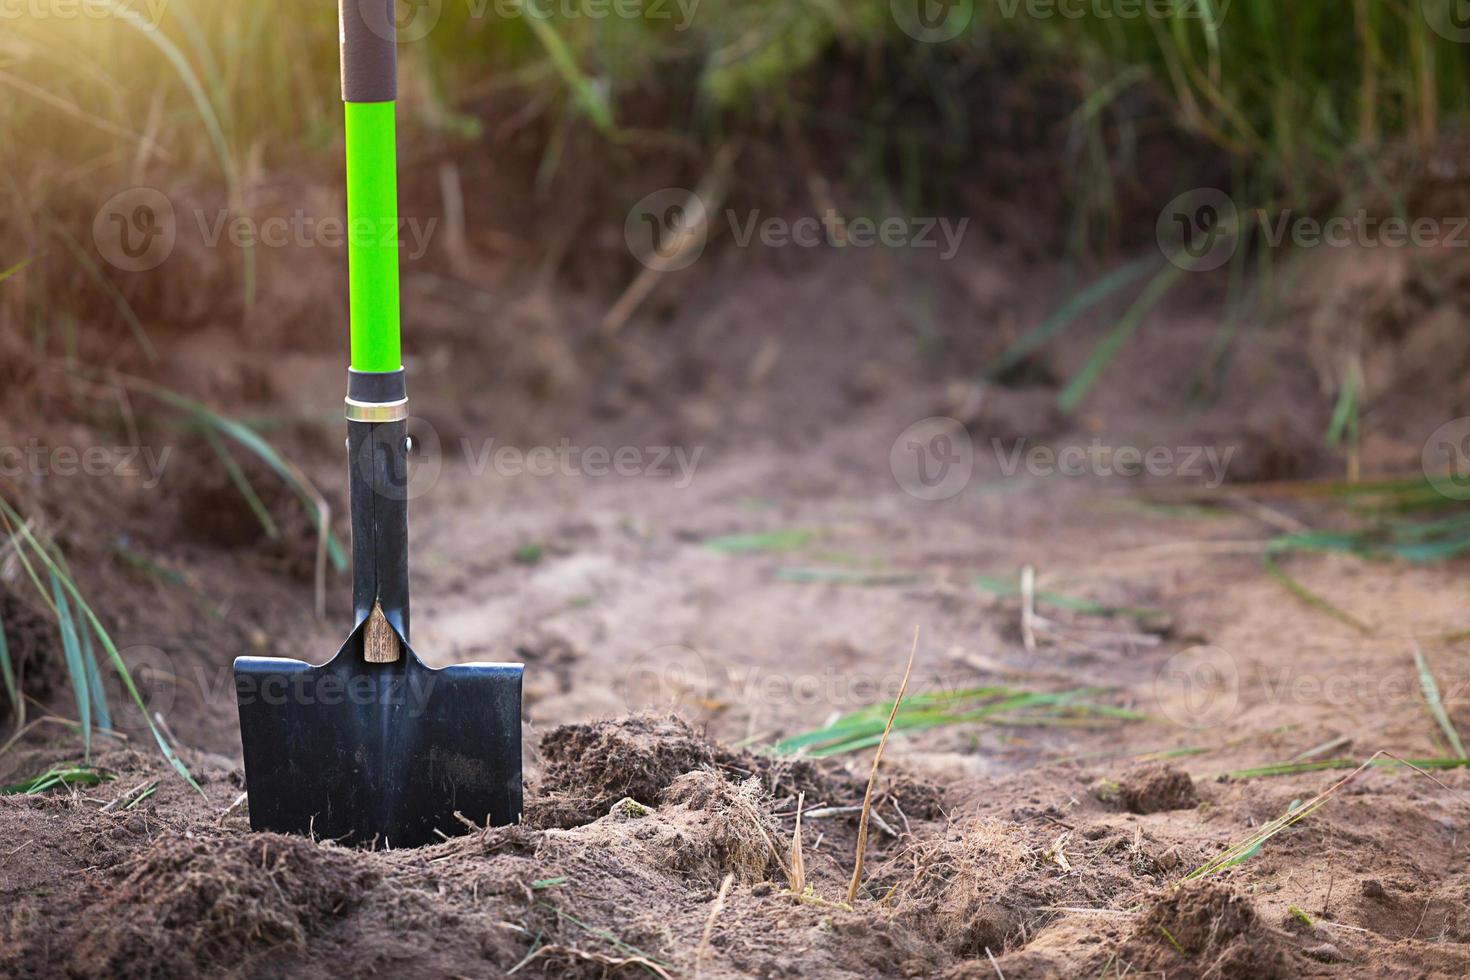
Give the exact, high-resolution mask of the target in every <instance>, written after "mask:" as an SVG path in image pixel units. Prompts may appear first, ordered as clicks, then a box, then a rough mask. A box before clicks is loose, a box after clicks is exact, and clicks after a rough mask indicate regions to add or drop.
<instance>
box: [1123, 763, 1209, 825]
mask: <svg viewBox="0 0 1470 980" xmlns="http://www.w3.org/2000/svg"><path fill="white" fill-rule="evenodd" d="M1116 799H1117V801H1118V803H1119V804H1121V805H1122V806H1123V808H1124V809H1126V810H1128V811H1129V812H1130V813H1140V814H1145V813H1165V812H1168V811H1170V810H1188V809H1191V808H1192V807H1196V806H1198V805H1199V793H1198V792H1196V791H1195V788H1194V780H1193V779H1190V778H1189V773H1187V772H1185V771H1184V770H1182V769H1176V768H1174V767H1173V766H1165V765H1155V766H1141V767H1139V768H1137V769H1133V770H1130V771H1129V772H1128V773H1127V774H1125V775H1124V776H1123V778H1122V780H1121V781H1120V782H1119V784H1118V787H1117V790H1116Z"/></svg>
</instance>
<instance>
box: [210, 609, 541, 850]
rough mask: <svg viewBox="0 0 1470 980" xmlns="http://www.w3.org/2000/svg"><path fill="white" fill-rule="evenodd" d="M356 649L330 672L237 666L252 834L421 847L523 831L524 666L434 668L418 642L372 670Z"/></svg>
mask: <svg viewBox="0 0 1470 980" xmlns="http://www.w3.org/2000/svg"><path fill="white" fill-rule="evenodd" d="M354 643H360V637H358V636H354V637H353V639H352V640H349V641H348V643H347V645H346V646H345V647H344V648H343V650H342V652H341V653H339V654H338V656H337V657H336V658H335V659H334V660H333V661H332V662H331V663H328V664H326V665H325V666H322V667H313V666H311V665H309V664H306V663H303V662H301V661H299V660H278V659H271V658H262V657H242V658H240V659H238V660H236V661H235V685H236V694H237V696H238V700H239V705H240V736H241V741H242V743H243V745H244V750H245V782H246V790H247V791H248V793H249V796H250V825H251V827H252V828H253V829H255V830H257V831H275V832H278V833H291V834H310V835H313V836H315V837H317V838H321V839H332V840H338V841H341V842H343V843H349V844H373V845H375V846H380V847H381V846H387V847H418V846H421V845H424V844H432V843H437V842H438V841H440V840H442V837H441V836H440V834H443V835H446V836H451V837H452V836H456V835H459V834H463V833H465V832H467V830H468V829H469V828H468V827H467V826H466V824H465V822H464V820H469V821H471V822H472V823H474V824H475V825H477V826H486V825H501V824H509V823H515V822H517V821H518V820H519V819H520V815H521V674H522V667H521V665H519V664H461V665H457V666H453V667H445V668H443V669H440V670H432V669H430V668H428V667H426V666H425V665H424V664H423V663H422V661H420V660H419V658H418V657H417V656H416V655H415V654H414V653H413V651H412V650H411V649H409V648H408V646H407V644H404V647H403V655H402V657H401V658H400V659H399V660H398V661H397V662H395V663H391V664H369V663H365V662H363V661H362V659H361V656H360V651H358V650H356V649H354ZM457 814H458V815H462V816H463V818H464V820H462V819H461V818H460V816H457ZM436 831H438V833H436Z"/></svg>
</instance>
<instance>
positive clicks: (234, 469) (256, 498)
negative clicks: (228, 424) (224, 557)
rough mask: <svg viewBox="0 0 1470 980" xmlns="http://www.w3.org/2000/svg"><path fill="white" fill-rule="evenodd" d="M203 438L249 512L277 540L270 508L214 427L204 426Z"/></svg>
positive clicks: (271, 537)
mask: <svg viewBox="0 0 1470 980" xmlns="http://www.w3.org/2000/svg"><path fill="white" fill-rule="evenodd" d="M204 438H205V439H206V440H207V441H208V442H209V448H210V449H213V450H214V454H215V456H217V457H219V461H220V464H221V465H222V466H224V468H225V472H226V473H227V474H229V477H230V482H231V483H233V484H234V485H235V489H237V490H239V491H240V496H242V497H244V498H245V503H246V504H248V505H249V507H250V511H251V513H253V514H254V515H255V519H256V520H257V521H259V522H260V526H261V527H262V528H264V529H265V534H266V537H268V538H270V539H271V540H272V541H276V540H279V539H280V537H281V532H280V529H279V528H277V527H276V522H275V520H274V519H273V518H272V517H271V512H270V510H269V509H267V508H266V506H265V502H264V501H262V500H261V499H260V495H259V494H257V493H256V492H255V487H253V486H251V485H250V480H249V479H248V478H246V476H245V471H244V470H242V469H240V464H239V463H237V462H235V457H233V456H231V455H230V451H229V449H228V448H226V446H225V444H224V443H223V442H221V441H220V437H219V435H218V434H217V433H216V432H215V431H214V429H211V428H206V429H204Z"/></svg>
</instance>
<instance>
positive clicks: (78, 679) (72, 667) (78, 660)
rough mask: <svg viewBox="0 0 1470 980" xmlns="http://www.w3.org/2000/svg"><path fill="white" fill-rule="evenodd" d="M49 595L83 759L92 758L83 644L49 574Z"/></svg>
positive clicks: (61, 592)
mask: <svg viewBox="0 0 1470 980" xmlns="http://www.w3.org/2000/svg"><path fill="white" fill-rule="evenodd" d="M51 596H52V601H53V602H55V603H56V620H57V625H58V627H59V628H60V630H61V650H62V653H63V655H64V656H65V658H66V672H67V674H68V675H69V676H70V677H71V689H72V694H73V695H74V696H75V698H76V702H77V719H78V720H79V721H80V722H81V724H82V745H83V747H84V749H85V758H87V759H89V760H90V759H91V758H92V689H91V686H90V685H89V684H88V682H87V667H86V665H85V664H84V663H83V661H82V645H81V641H80V640H78V638H77V624H76V621H75V620H74V619H73V618H72V615H71V607H70V606H69V605H68V604H67V601H66V591H65V590H64V589H62V587H61V577H60V575H59V574H58V572H57V571H56V570H55V569H52V571H51Z"/></svg>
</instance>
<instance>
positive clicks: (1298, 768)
mask: <svg viewBox="0 0 1470 980" xmlns="http://www.w3.org/2000/svg"><path fill="white" fill-rule="evenodd" d="M1369 764H1370V765H1371V766H1372V767H1373V768H1375V769H1387V768H1391V767H1393V766H1401V765H1408V766H1411V767H1418V768H1420V769H1426V770H1429V771H1431V772H1433V771H1435V770H1452V769H1467V768H1470V759H1405V760H1403V761H1400V760H1398V759H1375V760H1373V761H1372V762H1371V763H1369ZM1361 765H1363V763H1362V762H1361V761H1359V760H1357V759H1324V760H1322V761H1320V762H1289V763H1283V764H1281V765H1276V766H1258V767H1256V768H1254V769H1237V770H1235V771H1234V772H1227V773H1222V774H1221V775H1222V776H1223V777H1224V778H1226V779H1239V780H1244V779H1274V778H1276V777H1278V776H1300V775H1304V774H1308V773H1314V772H1331V771H1336V770H1345V769H1357V768H1358V767H1360V766H1361Z"/></svg>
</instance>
